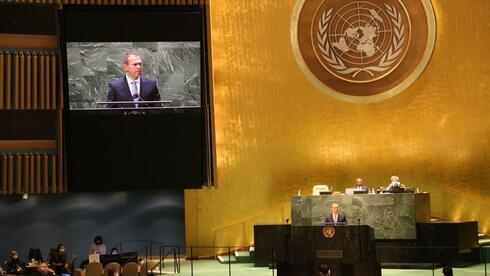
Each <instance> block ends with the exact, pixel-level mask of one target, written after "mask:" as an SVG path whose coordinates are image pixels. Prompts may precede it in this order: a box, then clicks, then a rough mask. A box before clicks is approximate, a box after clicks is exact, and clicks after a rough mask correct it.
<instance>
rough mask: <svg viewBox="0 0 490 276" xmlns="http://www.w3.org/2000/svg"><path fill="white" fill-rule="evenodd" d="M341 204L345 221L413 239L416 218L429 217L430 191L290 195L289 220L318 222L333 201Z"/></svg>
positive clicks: (376, 232) (386, 236)
mask: <svg viewBox="0 0 490 276" xmlns="http://www.w3.org/2000/svg"><path fill="white" fill-rule="evenodd" d="M334 202H335V203H338V204H339V205H340V212H343V213H344V214H345V215H346V216H347V222H348V224H358V223H360V224H366V225H369V226H371V227H373V228H374V235H375V238H376V239H416V238H417V233H416V222H428V221H430V194H428V193H419V194H360V195H327V196H293V197H292V198H291V218H292V224H293V225H295V226H299V225H321V224H323V221H324V219H325V216H326V215H327V214H328V213H329V212H330V205H331V204H332V203H334Z"/></svg>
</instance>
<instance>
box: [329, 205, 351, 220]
mask: <svg viewBox="0 0 490 276" xmlns="http://www.w3.org/2000/svg"><path fill="white" fill-rule="evenodd" d="M325 223H326V224H347V218H346V217H345V215H344V214H342V213H340V212H339V205H338V204H337V203H332V206H331V208H330V214H328V215H327V216H326V217H325Z"/></svg>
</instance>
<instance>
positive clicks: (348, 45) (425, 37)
mask: <svg viewBox="0 0 490 276" xmlns="http://www.w3.org/2000/svg"><path fill="white" fill-rule="evenodd" d="M291 38H292V39H291V40H292V47H293V52H294V54H295V57H296V60H297V62H298V64H299V65H300V68H301V69H302V71H303V73H304V74H305V75H306V76H307V77H308V79H309V80H310V81H311V82H313V83H314V84H315V85H316V86H317V87H318V88H320V89H321V90H322V91H324V92H326V93H327V94H329V95H332V96H334V97H336V98H338V99H341V100H346V101H349V102H356V103H370V102H377V101H381V100H384V99H387V98H389V97H392V96H394V95H396V94H398V93H400V92H401V91H403V90H404V89H406V88H407V87H408V86H409V85H411V84H412V83H413V82H414V81H415V80H416V79H417V77H418V76H419V75H420V74H421V73H422V71H423V70H424V68H425V66H426V65H427V63H428V61H429V59H430V56H431V54H432V50H433V46H434V41H435V18H434V13H433V10H432V5H431V3H430V0H404V1H402V0H364V1H359V0H357V1H352V0H351V1H346V0H298V2H297V4H296V8H295V11H294V14H293V20H292V26H291Z"/></svg>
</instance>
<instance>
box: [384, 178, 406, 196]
mask: <svg viewBox="0 0 490 276" xmlns="http://www.w3.org/2000/svg"><path fill="white" fill-rule="evenodd" d="M402 188H404V186H403V184H402V183H401V182H400V177H398V176H396V175H393V176H392V177H391V183H390V185H388V187H386V189H385V190H384V191H385V192H389V193H390V192H394V191H396V190H397V189H402Z"/></svg>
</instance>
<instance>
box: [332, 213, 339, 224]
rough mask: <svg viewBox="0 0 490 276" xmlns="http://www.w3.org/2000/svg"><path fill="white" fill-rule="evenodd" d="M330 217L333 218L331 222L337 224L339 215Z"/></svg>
mask: <svg viewBox="0 0 490 276" xmlns="http://www.w3.org/2000/svg"><path fill="white" fill-rule="evenodd" d="M332 217H333V222H335V223H337V220H338V219H339V213H337V214H333V213H332Z"/></svg>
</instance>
